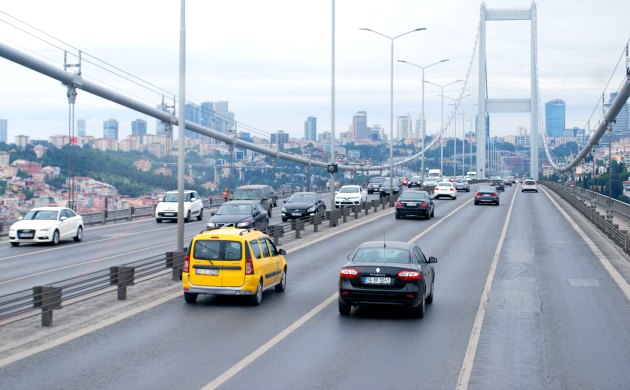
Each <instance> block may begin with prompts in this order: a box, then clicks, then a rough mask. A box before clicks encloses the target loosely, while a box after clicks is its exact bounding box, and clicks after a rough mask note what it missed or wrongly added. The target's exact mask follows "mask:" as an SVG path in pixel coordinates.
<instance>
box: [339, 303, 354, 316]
mask: <svg viewBox="0 0 630 390" xmlns="http://www.w3.org/2000/svg"><path fill="white" fill-rule="evenodd" d="M338 302H339V314H341V315H342V316H349V315H350V310H352V305H348V304H346V303H343V302H341V300H338Z"/></svg>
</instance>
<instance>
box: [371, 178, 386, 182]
mask: <svg viewBox="0 0 630 390" xmlns="http://www.w3.org/2000/svg"><path fill="white" fill-rule="evenodd" d="M384 181H385V178H384V177H373V178H371V179H370V183H383V182H384Z"/></svg>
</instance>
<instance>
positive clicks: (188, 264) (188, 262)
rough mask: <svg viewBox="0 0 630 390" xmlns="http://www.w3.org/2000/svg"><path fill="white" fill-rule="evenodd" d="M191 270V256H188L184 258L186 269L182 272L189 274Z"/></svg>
mask: <svg viewBox="0 0 630 390" xmlns="http://www.w3.org/2000/svg"><path fill="white" fill-rule="evenodd" d="M189 269H190V256H186V257H184V269H183V270H182V272H186V273H188V270H189Z"/></svg>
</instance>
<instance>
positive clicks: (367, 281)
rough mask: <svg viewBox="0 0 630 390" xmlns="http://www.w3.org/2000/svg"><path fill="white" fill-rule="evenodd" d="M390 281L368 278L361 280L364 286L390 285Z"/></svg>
mask: <svg viewBox="0 0 630 390" xmlns="http://www.w3.org/2000/svg"><path fill="white" fill-rule="evenodd" d="M391 281H392V278H385V277H375V276H369V277H367V278H363V283H364V284H390V283H391Z"/></svg>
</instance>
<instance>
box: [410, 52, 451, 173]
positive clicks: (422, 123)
mask: <svg viewBox="0 0 630 390" xmlns="http://www.w3.org/2000/svg"><path fill="white" fill-rule="evenodd" d="M448 60H449V59H448V58H447V59H444V60H441V61H438V62H434V63H433V64H431V65H426V66H420V65H417V64H414V63H411V62H409V61H405V60H398V62H403V63H405V64H409V65H411V66H415V67H416V68H420V69H422V110H421V112H422V116H421V118H422V122H421V124H420V129H421V133H422V134H420V136H421V137H422V165H421V168H420V169H421V173H420V176H421V177H422V182H424V139H425V137H426V134H427V130H426V119H425V118H424V70H425V69H427V68H430V67H432V66H433V65H437V64H441V63H442V62H446V61H448Z"/></svg>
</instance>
